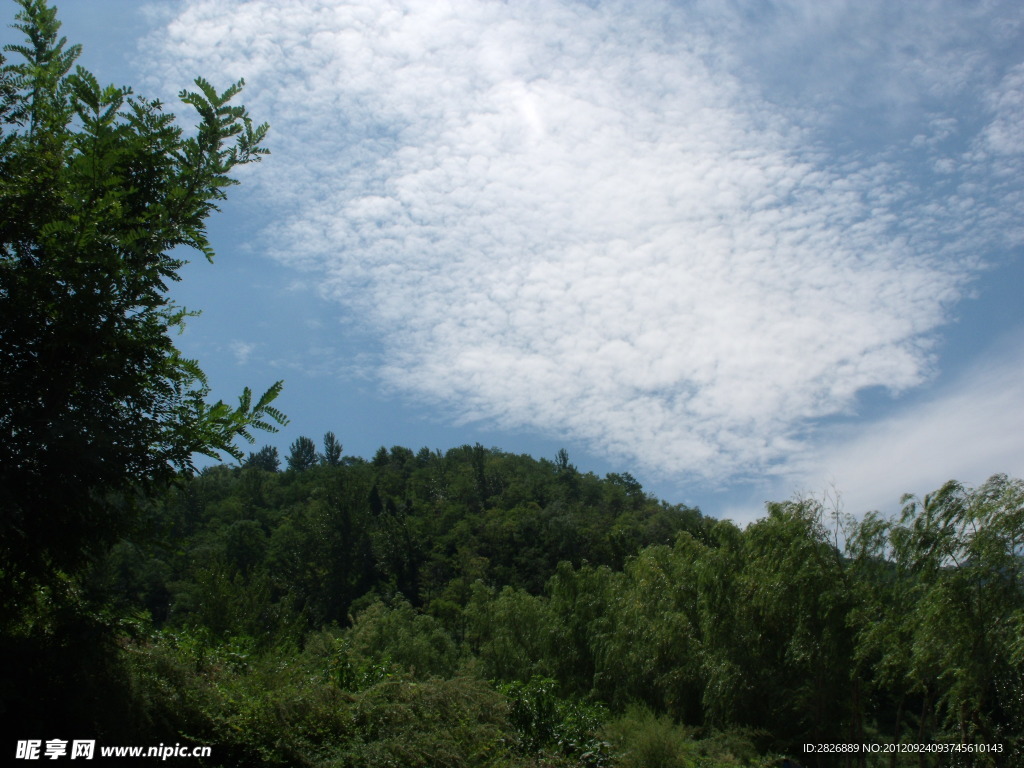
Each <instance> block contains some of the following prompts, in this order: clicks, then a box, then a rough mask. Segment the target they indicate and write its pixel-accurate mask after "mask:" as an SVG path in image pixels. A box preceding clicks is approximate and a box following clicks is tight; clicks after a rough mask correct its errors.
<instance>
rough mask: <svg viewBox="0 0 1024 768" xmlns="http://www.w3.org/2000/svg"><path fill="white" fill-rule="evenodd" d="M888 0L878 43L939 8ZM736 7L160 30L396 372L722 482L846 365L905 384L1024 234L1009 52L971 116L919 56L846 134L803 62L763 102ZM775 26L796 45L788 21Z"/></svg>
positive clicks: (482, 407)
mask: <svg viewBox="0 0 1024 768" xmlns="http://www.w3.org/2000/svg"><path fill="white" fill-rule="evenodd" d="M709 7H710V6H709ZM799 7H800V6H799V4H792V5H790V6H786V8H789V10H791V11H792V10H793V9H794V8H796V9H799ZM833 15H835V14H833ZM876 15H877V16H878V18H879V22H880V23H879V25H878V27H877V28H876V29H874V30H872V31H873V33H875V34H878V35H885V34H892V35H895V36H897V37H898V36H901V35H902V36H905V35H906V34H908V33H907V30H908V29H912V30H913V32H914V34H916V35H920V36H924V35H926V34H927V35H932V36H936V35H937V36H940V37H941V35H943V34H947V35H948V34H953V31H952V30H954V29H955V22H956V19H955V18H954V19H951V20H950V22H949V25H948V26H947V27H943V29H941V30H938V31H935V30H931V29H930V28H929V29H923V30H922V29H921V28H919V25H914V26H911V27H907V26H906V25H904V26H903V27H899V25H898V24H897V25H895V26H893V22H892V20H891V19H887V18H883V14H876ZM869 16H870V14H869ZM800 18H802V17H800V15H799V14H795V15H794V19H796V21H797V22H799V21H800ZM805 21H806V19H805ZM883 21H884V22H885V23H881V22H883ZM755 22H757V20H752V19H743V18H740V17H726V16H724V15H722V13H719V15H718V16H716V17H714V18H711V17H709V16H708V15H707V14H706V13H705V14H702V13H701V12H700V9H699V6H697V5H694V6H686V7H685V8H684V7H672V6H670V5H667V4H662V3H652V4H627V5H620V4H615V3H612V4H595V5H592V4H584V3H566V2H545V3H530V2H523V3H507V4H506V3H499V2H466V3H450V4H448V3H437V2H426V1H424V2H412V1H409V2H398V1H397V0H395V1H394V2H389V1H386V0H381V1H380V2H353V3H334V2H330V3H328V2H280V1H278V0H275V1H274V2H270V0H250V1H249V2H230V3H225V2H212V0H194V1H193V2H190V3H188V4H187V5H185V6H184V7H183V8H182V9H181V10H180V11H179V12H178V14H177V17H176V18H175V19H174V20H173V21H172V22H171V23H170V24H169V25H168V26H167V27H166V28H165V29H163V30H162V31H161V32H160V33H159V34H158V35H156V36H154V37H153V38H151V39H150V40H149V41H148V42H147V45H148V46H149V50H150V51H152V52H154V54H155V56H156V59H155V61H156V62H157V65H158V67H159V68H160V70H159V71H160V74H159V77H161V78H164V77H166V78H167V82H168V83H169V84H170V83H175V84H177V83H180V82H182V79H183V78H187V75H186V73H191V72H196V71H198V72H204V73H218V74H220V75H221V76H222V77H224V78H225V79H226V78H237V77H241V76H244V77H245V78H246V79H247V81H248V83H249V88H248V90H247V93H246V102H247V104H248V105H249V106H250V109H251V111H252V112H253V113H254V114H256V115H258V116H259V117H260V118H261V119H263V118H264V117H265V118H266V119H269V120H270V121H271V122H272V124H273V131H274V137H273V141H272V148H273V151H274V155H273V156H272V160H271V162H269V163H267V164H265V165H264V166H263V167H261V168H260V169H259V173H258V174H256V176H257V177H258V178H256V179H254V180H253V182H252V183H253V184H254V185H255V186H256V187H257V188H258V189H261V190H262V194H264V195H265V198H264V199H265V202H266V203H267V204H273V206H274V207H273V208H272V209H271V216H272V222H271V226H270V227H269V228H268V230H267V233H266V237H267V238H268V242H270V244H271V245H270V246H269V247H271V248H272V249H273V251H274V252H275V253H277V254H279V256H280V258H282V259H284V260H286V261H289V262H291V263H294V264H296V265H301V266H303V267H305V268H309V269H312V270H315V271H317V272H318V273H320V275H321V278H322V281H323V286H324V291H325V293H326V295H328V296H331V297H333V298H335V299H336V300H337V301H338V302H339V304H340V305H341V306H342V307H343V308H344V312H346V313H348V314H349V315H351V316H355V317H359V318H360V319H361V320H362V321H364V322H365V323H366V324H367V325H368V327H370V328H371V329H372V330H373V331H374V332H375V333H376V334H378V335H379V338H380V339H381V340H382V345H383V351H382V353H381V354H380V356H379V360H378V364H377V366H376V375H377V376H379V378H380V380H381V381H383V382H384V383H385V384H386V385H387V386H389V387H391V388H393V389H394V390H396V391H399V392H401V393H403V394H404V395H405V396H409V397H413V398H417V399H420V400H422V401H424V402H427V403H431V404H433V405H436V406H437V407H438V408H439V409H440V411H441V412H442V413H445V414H448V416H449V417H450V418H452V419H453V420H463V421H465V420H485V421H488V422H491V423H495V424H497V425H500V426H503V427H509V428H536V429H542V430H546V431H552V432H556V433H559V434H563V435H566V436H568V437H571V438H574V439H577V440H580V441H585V442H586V443H588V444H589V445H591V446H593V447H594V448H595V449H596V450H600V451H603V452H605V453H607V454H611V455H617V456H621V457H629V458H631V459H633V460H635V461H637V462H638V463H640V464H642V465H643V466H645V467H646V468H648V469H649V470H656V471H662V472H666V473H678V474H684V475H685V474H690V475H695V476H704V477H712V476H717V477H728V476H737V475H743V474H746V473H758V472H764V471H766V470H769V471H770V469H771V468H772V467H773V466H776V465H778V464H779V463H780V462H784V461H786V460H788V459H791V458H792V457H794V456H797V455H799V454H801V452H803V451H805V450H806V448H807V445H808V440H809V436H811V435H813V428H814V424H815V420H816V419H819V418H821V417H825V416H829V415H833V414H836V413H840V412H843V411H845V410H847V409H849V408H851V407H852V405H853V404H854V403H855V400H856V395H857V392H858V391H859V390H861V389H862V388H864V387H870V386H884V387H886V388H888V389H889V390H891V391H893V392H900V391H903V390H906V389H907V388H910V387H913V386H915V385H917V384H919V383H920V382H921V381H923V380H924V379H925V378H926V377H927V376H928V375H929V374H930V371H931V366H932V365H933V363H934V361H933V360H932V358H931V356H930V353H929V350H930V345H931V342H932V340H933V334H934V333H935V331H936V329H938V328H939V327H941V325H942V324H943V323H944V322H946V321H947V320H948V319H949V316H950V314H949V313H950V310H951V308H952V307H953V306H954V304H955V302H956V301H957V300H958V299H959V298H960V297H961V295H962V292H963V290H964V288H965V286H966V285H967V284H968V282H969V279H970V276H971V274H972V270H974V269H976V267H977V264H978V261H979V256H980V255H982V254H984V253H985V252H986V249H988V250H990V249H992V248H996V247H1001V246H1003V245H1005V244H1006V242H1007V241H1010V242H1017V241H1018V240H1019V233H1016V232H1015V231H1014V230H1013V229H1012V227H1011V226H1010V222H1011V221H1012V220H1013V217H1014V216H1015V215H1016V214H1017V213H1018V212H1019V208H1020V205H1019V193H1020V190H1019V188H1018V187H1017V186H1016V182H1014V181H1013V178H1012V174H1008V173H1007V169H1008V168H1011V167H1014V168H1015V167H1016V166H1017V165H1019V157H1018V155H1019V151H1020V146H1021V144H1020V142H1021V135H1020V133H1019V132H1015V131H1018V130H1019V129H1018V128H1017V127H1015V125H1016V124H1015V123H1014V122H1013V120H1014V117H1015V116H1018V115H1019V113H1020V104H1021V103H1022V102H1021V99H1020V97H1019V94H1020V91H1019V84H1020V81H1021V76H1020V69H1017V70H1012V69H1010V70H1007V72H1006V73H1004V74H1000V72H999V71H998V67H996V66H995V65H994V64H993V65H992V66H983V65H980V64H976V65H975V67H974V69H971V70H969V71H967V72H966V73H965V74H964V80H965V82H964V83H963V84H961V85H960V86H958V88H959V90H956V89H954V90H956V93H960V92H962V91H963V92H966V91H968V90H971V89H974V90H975V91H978V88H979V83H981V84H982V85H984V89H982V90H984V93H981V92H980V91H979V94H980V95H978V96H977V101H978V103H979V104H980V105H981V106H980V107H978V109H974V111H973V114H974V118H975V120H974V124H970V125H965V124H964V121H963V119H961V118H960V116H959V115H958V114H957V113H956V110H955V109H953V107H952V106H950V107H949V109H948V110H947V112H948V114H947V112H944V111H943V109H945V107H946V105H947V102H949V104H952V101H953V97H954V96H955V95H956V94H955V93H954V94H950V93H947V92H945V91H943V90H942V89H941V88H939V83H940V81H941V83H942V84H943V88H945V89H946V91H948V90H949V89H950V86H949V75H948V71H946V70H943V69H942V68H937V69H936V70H935V71H934V72H930V70H929V69H928V67H927V66H925V65H924V64H922V65H921V66H920V67H918V68H917V69H916V70H914V79H913V81H912V82H908V83H900V84H898V85H899V86H900V87H906V88H910V89H916V90H913V92H908V93H907V94H905V97H906V98H907V99H909V100H911V101H913V103H914V104H915V105H916V112H915V113H914V115H912V116H911V118H912V121H915V120H916V122H914V123H913V125H911V129H909V130H908V128H907V126H906V125H901V126H896V127H895V128H894V127H893V126H892V125H889V126H888V128H887V130H890V131H891V133H892V135H891V137H890V138H889V139H888V143H887V144H886V145H885V146H883V147H882V149H878V148H877V147H875V148H874V149H873V150H872V152H871V154H865V153H858V152H857V150H856V148H855V147H851V146H848V145H845V144H843V142H842V141H841V140H838V139H837V138H836V137H837V136H838V137H839V139H842V135H841V132H840V133H837V131H836V128H835V125H834V124H833V125H831V126H825V127H823V124H824V123H826V122H827V113H828V109H829V108H830V107H832V108H834V109H833V112H834V113H835V114H842V112H843V110H842V109H840V108H839V107H840V106H841V105H840V103H839V102H840V101H841V100H842V98H843V93H842V92H837V93H836V94H835V95H834V97H831V98H833V99H834V100H833V101H829V98H828V97H823V96H822V94H823V93H826V92H827V87H826V85H827V84H825V85H823V84H822V83H821V82H816V83H815V89H814V96H813V99H812V101H813V104H812V106H814V108H815V110H817V111H815V112H814V115H815V116H814V117H813V119H812V117H811V116H810V115H811V113H810V112H809V111H807V109H806V107H807V104H803V105H801V107H800V108H797V107H794V106H793V105H794V104H797V103H798V102H799V99H795V98H794V97H793V89H792V88H789V89H788V90H787V91H786V94H785V95H786V97H787V99H788V100H789V103H790V106H784V105H782V104H783V102H785V101H786V99H779V100H777V101H776V100H773V99H772V98H771V94H772V91H771V87H772V85H771V80H772V79H773V78H774V79H775V80H783V79H784V78H783V77H782V76H781V75H780V74H779V72H773V73H772V78H760V79H759V78H758V77H756V76H755V75H752V74H751V73H752V72H755V70H756V71H761V70H764V62H765V61H766V60H767V61H772V60H776V61H777V62H778V66H780V67H782V66H794V64H793V62H791V61H784V60H783V59H772V58H771V57H772V56H773V55H774V54H773V48H772V46H771V45H770V44H769V43H768V42H765V41H764V40H761V41H759V43H758V45H757V46H754V45H753V44H751V50H754V51H755V53H756V54H757V56H759V57H761V58H760V59H757V60H755V58H756V57H755V58H748V59H747V60H744V59H743V57H742V56H741V55H740V54H739V53H737V52H738V51H740V50H741V49H742V47H743V43H744V36H745V35H751V36H755V35H756V34H757V30H758V27H757V25H756V23H755ZM794 23H795V22H794ZM808 23H809V22H808ZM815 23H819V24H820V23H821V20H820V18H818V17H815ZM908 23H909V22H908ZM887 24H888V25H889V26H886V25H887ZM890 27H892V29H890ZM764 29H768V30H772V29H775V30H783V29H784V30H785V36H786V46H785V50H786V51H789V52H791V51H792V50H793V46H792V45H790V42H791V38H792V37H793V36H794V35H799V29H800V28H799V25H798V26H797V29H796V31H794V28H793V25H792V24H790V25H788V26H787V25H780V24H778V23H777V22H776V23H775V25H774V27H773V26H767V27H764ZM887 30H888V31H887ZM777 34H781V32H777ZM750 39H751V41H753V40H754V37H751V38H750ZM769 42H770V41H769ZM940 43H941V40H940V41H938V42H936V41H935V40H934V39H932V38H929V40H928V44H929V45H932V46H939V44H940ZM833 45H838V44H837V43H833ZM778 49H779V50H782V49H783V46H781V45H780V46H779V48H778ZM856 49H857V46H856V45H853V44H851V45H850V50H852V51H856ZM899 50H904V49H903V48H900V49H899ZM847 53H849V52H847ZM976 53H977V55H978V56H984V52H983V51H979V52H976ZM850 55H853V54H850ZM765 57H767V59H766V58H765ZM845 63H846V62H845V59H844V64H845ZM854 64H856V61H854ZM897 64H901V65H902V64H905V62H902V63H901V62H897V61H895V60H894V61H893V62H892V65H893V66H896V65H897ZM871 66H872V67H873V71H876V72H877V71H880V70H884V68H885V62H882V63H879V62H878V61H877V60H875V61H873V62H872V64H871ZM156 71H157V69H156V68H154V72H156ZM745 73H746V74H745ZM841 75H842V78H843V83H844V84H848V83H847V81H848V80H849V72H848V70H847V69H845V68H844V69H842V71H841ZM154 76H156V75H154ZM792 76H793V77H799V76H800V74H799V69H795V70H794V72H793V75H792ZM838 76H839V75H837V77H838ZM876 76H877V75H876ZM818 77H819V78H821V77H826V79H827V73H826V75H822V74H820V73H819V74H818ZM929 78H930V79H929ZM837 82H838V81H837ZM930 83H931V84H933V85H934V86H935V89H934V92H932V91H929V88H931V87H932V86H931V85H929V84H930ZM887 93H890V94H892V93H897V94H898V93H899V88H897V87H895V86H892V84H890V86H889V88H888V91H887ZM922 94H924V95H922ZM926 97H927V98H926ZM851 98H852V97H851ZM892 98H896V96H892ZM915 99H916V101H915ZM926 102H927V104H926ZM808 103H810V102H808ZM923 104H924V105H925V106H927V109H926V108H925V106H922V105H923ZM884 106H885V105H884V104H881V106H880V105H879V104H877V103H873V104H868V105H867V106H865V109H878V110H881V109H882V107H884ZM979 110H980V111H979ZM822 115H825V116H826V117H824V118H823V117H822ZM878 115H879V119H882V112H881V111H879V112H878ZM978 115H981V118H983V119H979V118H978ZM826 128H827V130H826ZM900 131H903V133H900ZM904 134H905V135H904ZM1015 153H1016V154H1015ZM971 185H973V186H971ZM994 190H995V191H996V192H998V194H995V192H994ZM990 231H991V232H996V231H998V235H996V234H991V235H989V234H988V233H989V232H990ZM968 243H970V247H968Z"/></svg>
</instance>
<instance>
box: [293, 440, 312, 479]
mask: <svg viewBox="0 0 1024 768" xmlns="http://www.w3.org/2000/svg"><path fill="white" fill-rule="evenodd" d="M315 466H316V443H314V442H313V439H312V438H309V437H306V436H304V435H303V436H301V437H299V438H298V439H297V440H296V441H295V442H294V443H292V444H291V450H290V452H289V453H288V469H294V470H296V471H297V472H303V471H305V470H307V469H309V468H310V467H315Z"/></svg>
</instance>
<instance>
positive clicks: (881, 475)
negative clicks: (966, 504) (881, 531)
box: [799, 335, 1024, 514]
mask: <svg viewBox="0 0 1024 768" xmlns="http://www.w3.org/2000/svg"><path fill="white" fill-rule="evenodd" d="M1022 370H1024V337H1021V336H1019V335H1018V336H1017V337H1016V338H1007V339H1004V340H1002V341H1001V342H1000V343H998V344H996V345H994V346H993V347H991V348H990V349H989V350H988V351H987V353H986V355H985V356H984V357H983V358H982V362H980V363H979V364H978V366H977V367H976V368H975V370H973V371H971V372H970V373H969V374H967V375H965V376H963V377H962V378H961V379H960V380H958V381H956V382H954V383H952V384H951V385H950V386H949V387H948V388H946V389H944V390H943V391H940V392H937V393H936V394H935V395H934V396H933V397H931V398H928V399H927V400H925V401H924V402H922V403H920V404H918V405H916V406H914V407H912V408H910V409H907V410H906V411H905V412H901V413H898V414H895V415H893V416H891V417H889V418H886V419H884V420H881V421H879V422H877V423H874V424H870V425H866V426H859V427H853V428H851V429H850V430H849V431H847V432H846V433H845V434H842V435H838V436H836V437H834V438H833V439H832V440H831V441H829V442H828V443H826V444H825V445H823V446H822V447H821V449H820V454H819V455H818V456H817V457H816V458H815V459H814V460H813V462H811V466H808V467H807V468H806V469H805V470H804V471H803V472H802V473H801V476H800V477H801V479H800V481H799V482H800V484H801V486H802V487H803V488H805V489H809V490H810V492H811V493H815V492H821V491H822V490H823V489H825V488H826V487H828V486H829V485H830V484H833V483H834V485H835V487H836V488H837V490H838V491H839V492H840V493H841V494H842V497H843V501H844V505H845V508H846V510H847V511H848V512H851V513H854V514H861V513H863V512H867V511H868V510H872V509H880V510H883V511H885V512H887V513H894V512H896V511H897V510H898V508H899V499H900V497H901V496H902V495H903V494H905V493H913V494H916V495H919V496H923V495H924V494H926V493H931V492H932V491H935V490H937V489H938V488H940V487H942V485H943V484H944V483H946V482H947V481H948V480H958V481H960V482H962V483H964V484H966V485H969V486H975V487H976V486H979V485H981V484H982V483H983V482H984V481H985V480H986V479H988V477H989V476H991V475H993V474H996V473H1003V474H1007V475H1010V476H1012V477H1024V378H1022V377H1021V375H1020V374H1021V371H1022Z"/></svg>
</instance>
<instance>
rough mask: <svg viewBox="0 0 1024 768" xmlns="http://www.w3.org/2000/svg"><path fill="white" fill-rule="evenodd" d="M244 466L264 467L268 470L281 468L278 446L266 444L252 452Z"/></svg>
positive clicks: (273, 470) (274, 470)
mask: <svg viewBox="0 0 1024 768" xmlns="http://www.w3.org/2000/svg"><path fill="white" fill-rule="evenodd" d="M243 466H246V467H253V468H255V469H262V470H264V471H266V472H277V471H278V470H279V469H281V458H280V457H279V456H278V454H277V448H275V447H274V446H272V445H265V446H263V447H262V448H260V449H259V450H258V451H256V452H255V453H250V454H249V458H247V459H246V460H245V464H244V465H243Z"/></svg>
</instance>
